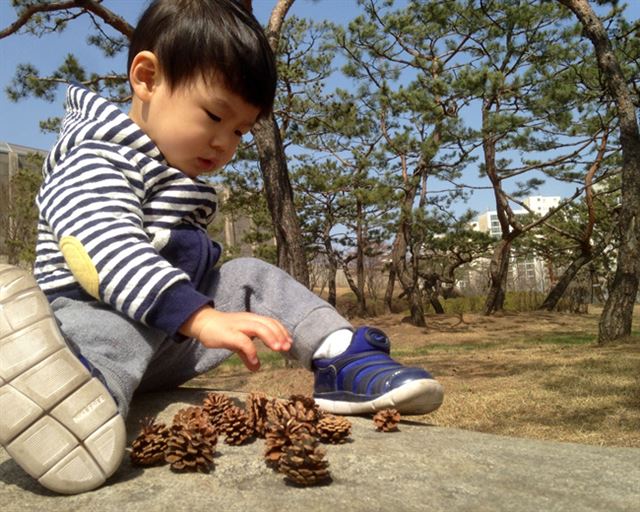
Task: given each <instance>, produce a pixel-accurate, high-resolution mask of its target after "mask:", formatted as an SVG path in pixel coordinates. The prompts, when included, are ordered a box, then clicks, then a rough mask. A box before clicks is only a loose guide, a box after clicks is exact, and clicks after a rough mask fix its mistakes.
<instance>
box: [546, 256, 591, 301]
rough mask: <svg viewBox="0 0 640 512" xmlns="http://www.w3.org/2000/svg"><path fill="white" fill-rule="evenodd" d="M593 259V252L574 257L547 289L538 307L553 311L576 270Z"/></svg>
mask: <svg viewBox="0 0 640 512" xmlns="http://www.w3.org/2000/svg"><path fill="white" fill-rule="evenodd" d="M592 259H593V254H590V253H585V252H581V253H580V254H579V255H578V257H577V258H575V259H574V260H573V261H572V262H571V264H570V265H569V266H568V267H567V268H566V270H565V271H564V272H563V273H562V275H561V276H560V279H558V282H557V283H556V284H555V285H554V287H553V288H552V289H551V290H550V291H549V293H548V294H547V297H546V298H545V299H544V302H543V303H542V305H541V306H540V308H539V309H546V310H547V311H553V310H554V309H555V308H556V306H557V305H558V302H559V301H560V299H561V298H562V296H563V295H564V292H566V291H567V288H568V287H569V285H570V284H571V282H572V281H573V279H574V278H575V277H576V274H577V273H578V271H579V270H580V269H581V268H582V267H583V266H585V265H586V264H587V263H589V262H590V261H591V260H592Z"/></svg>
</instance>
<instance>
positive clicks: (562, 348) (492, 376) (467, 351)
mask: <svg viewBox="0 0 640 512" xmlns="http://www.w3.org/2000/svg"><path fill="white" fill-rule="evenodd" d="M599 313H600V311H598V310H594V311H592V312H590V313H589V314H587V315H568V314H558V313H542V312H531V313H518V314H504V315H500V316H495V317H483V316H480V315H465V316H464V321H465V323H460V322H459V319H458V318H457V317H455V316H446V317H435V316H432V317H429V318H428V321H429V326H428V328H427V329H424V328H417V327H414V326H412V325H409V324H407V323H404V322H402V316H401V315H387V316H383V317H378V318H375V319H368V320H367V321H366V322H365V321H363V320H361V319H354V324H356V325H361V324H363V323H370V324H374V325H376V326H379V327H381V328H382V329H384V330H385V331H386V332H387V333H388V334H389V335H390V337H391V339H392V351H393V354H394V356H395V357H396V358H397V359H398V360H400V361H402V362H404V363H406V364H411V365H418V366H423V367H425V368H427V369H429V370H430V371H432V373H433V374H434V375H435V376H436V377H437V378H438V380H439V381H440V382H442V384H443V385H444V387H445V390H446V396H445V402H444V404H443V405H442V407H441V408H440V409H439V410H438V411H436V412H435V413H432V414H430V415H428V416H424V417H415V418H412V419H416V420H423V421H426V422H428V423H431V424H434V425H439V426H446V427H456V428H463V429H469V430H475V431H481V432H490V433H494V434H502V435H508V436H518V437H529V438H537V439H550V440H559V441H571V442H578V443H586V444H595V445H607V446H633V447H640V336H635V337H634V338H632V339H631V340H627V341H626V342H624V343H616V344H613V345H608V346H604V347H601V346H598V345H597V344H595V334H596V332H597V321H598V317H599ZM638 322H640V315H637V318H636V319H635V322H634V325H636V326H637V325H639V323H638ZM262 355H263V360H265V364H264V365H263V369H262V370H261V371H260V372H258V373H255V374H251V373H250V372H248V371H247V370H245V369H244V368H243V367H242V366H240V365H239V364H237V363H233V362H231V361H230V363H228V364H225V365H224V366H223V367H222V368H220V369H218V370H216V371H215V372H212V373H210V374H208V375H205V376H202V377H200V378H198V379H197V380H194V381H192V383H191V385H194V386H208V387H213V388H216V389H221V390H235V391H257V390H260V391H264V392H266V393H268V394H270V395H272V396H288V395H289V394H292V393H306V394H310V393H311V389H312V382H311V381H312V379H311V376H310V375H309V373H308V372H307V371H305V370H302V369H299V368H297V369H288V368H284V367H283V364H282V362H281V361H280V360H279V359H278V358H277V357H276V358H274V357H273V355H271V354H268V353H266V352H264V351H262ZM278 357H279V356H278ZM234 359H235V358H234Z"/></svg>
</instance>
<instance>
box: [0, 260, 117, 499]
mask: <svg viewBox="0 0 640 512" xmlns="http://www.w3.org/2000/svg"><path fill="white" fill-rule="evenodd" d="M0 410H1V411H2V415H0V444H1V445H2V446H3V447H4V448H5V449H6V450H7V452H8V453H9V455H10V456H11V457H12V458H13V460H14V461H15V462H16V463H17V464H18V465H19V466H20V467H22V469H24V470H25V471H26V472H27V473H28V474H29V475H31V476H32V477H33V478H35V479H36V480H37V481H38V482H40V484H42V485H43V486H44V487H46V488H47V489H50V490H52V491H55V492H58V493H63V494H77V493H80V492H84V491H89V490H91V489H95V488H96V487H99V486H100V485H102V484H103V483H104V482H105V480H106V479H107V478H108V477H109V476H111V475H112V474H113V473H114V472H115V471H116V469H118V467H119V466H120V462H121V461H122V457H123V455H124V451H125V445H126V432H125V425H124V421H123V419H122V417H121V416H120V414H119V413H118V408H117V406H116V403H115V401H114V400H113V397H112V396H111V394H110V393H109V391H108V390H107V389H106V388H105V387H104V385H103V384H102V383H101V382H100V381H99V380H98V379H96V378H92V376H91V374H90V373H89V371H88V370H87V369H86V368H85V366H84V365H83V364H82V363H81V362H80V361H79V360H78V358H77V357H76V356H75V354H74V353H73V352H72V351H71V350H70V349H69V347H68V346H67V344H66V343H65V341H64V338H63V337H62V334H61V333H60V331H59V329H58V326H57V323H56V320H55V318H54V316H53V312H52V311H51V308H50V307H49V303H48V301H47V299H46V297H45V296H44V294H43V293H42V291H41V290H40V288H39V287H38V285H37V284H36V282H35V280H34V278H33V277H32V276H31V275H30V274H29V273H27V272H25V271H23V270H21V269H18V268H16V267H13V266H10V265H0Z"/></svg>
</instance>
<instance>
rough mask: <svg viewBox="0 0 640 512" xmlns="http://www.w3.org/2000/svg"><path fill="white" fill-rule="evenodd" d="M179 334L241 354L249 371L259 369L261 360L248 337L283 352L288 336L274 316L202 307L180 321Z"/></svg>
mask: <svg viewBox="0 0 640 512" xmlns="http://www.w3.org/2000/svg"><path fill="white" fill-rule="evenodd" d="M180 333H181V334H184V335H185V336H189V337H191V338H196V339H197V340H199V341H200V343H202V344H203V345H204V346H205V347H207V348H226V349H229V350H232V351H234V352H235V353H237V354H238V355H239V356H240V359H242V362H244V364H245V366H246V367H247V368H249V370H251V371H256V370H258V368H260V360H259V359H258V354H257V351H256V347H255V346H254V344H253V342H252V341H251V338H253V337H257V338H260V340H262V342H263V343H264V344H265V345H266V346H267V347H269V348H270V349H271V350H276V351H279V352H286V351H287V350H289V349H290V348H291V343H292V340H291V336H289V333H288V332H287V330H286V329H285V328H284V326H283V325H282V324H281V323H280V322H278V321H277V320H276V319H274V318H269V317H267V316H262V315H256V314H255V313H225V312H222V311H218V310H216V309H213V308H212V307H210V306H205V307H203V308H200V309H199V310H198V311H196V312H195V313H194V314H193V315H191V317H190V318H189V319H188V320H187V321H186V322H185V323H184V324H182V327H181V328H180Z"/></svg>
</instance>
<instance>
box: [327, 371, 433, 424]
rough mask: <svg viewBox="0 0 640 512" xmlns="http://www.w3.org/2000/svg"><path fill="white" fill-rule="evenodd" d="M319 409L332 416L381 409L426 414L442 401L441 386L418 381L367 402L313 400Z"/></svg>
mask: <svg viewBox="0 0 640 512" xmlns="http://www.w3.org/2000/svg"><path fill="white" fill-rule="evenodd" d="M314 400H315V402H316V404H318V407H320V409H322V410H324V411H327V412H330V413H332V414H346V415H349V414H366V413H372V412H377V411H381V410H382V409H396V410H397V411H398V412H400V414H427V413H430V412H433V411H435V410H436V409H437V408H438V407H440V405H442V401H443V400H444V389H443V388H442V385H441V384H440V383H439V382H438V381H436V380H433V379H420V380H415V381H412V382H408V383H407V384H405V385H404V386H400V387H399V388H396V389H392V390H391V391H389V392H388V393H386V394H384V395H382V396H380V397H378V398H376V399H375V400H371V401H368V402H346V401H345V402H341V401H335V400H326V399H322V398H314Z"/></svg>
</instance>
